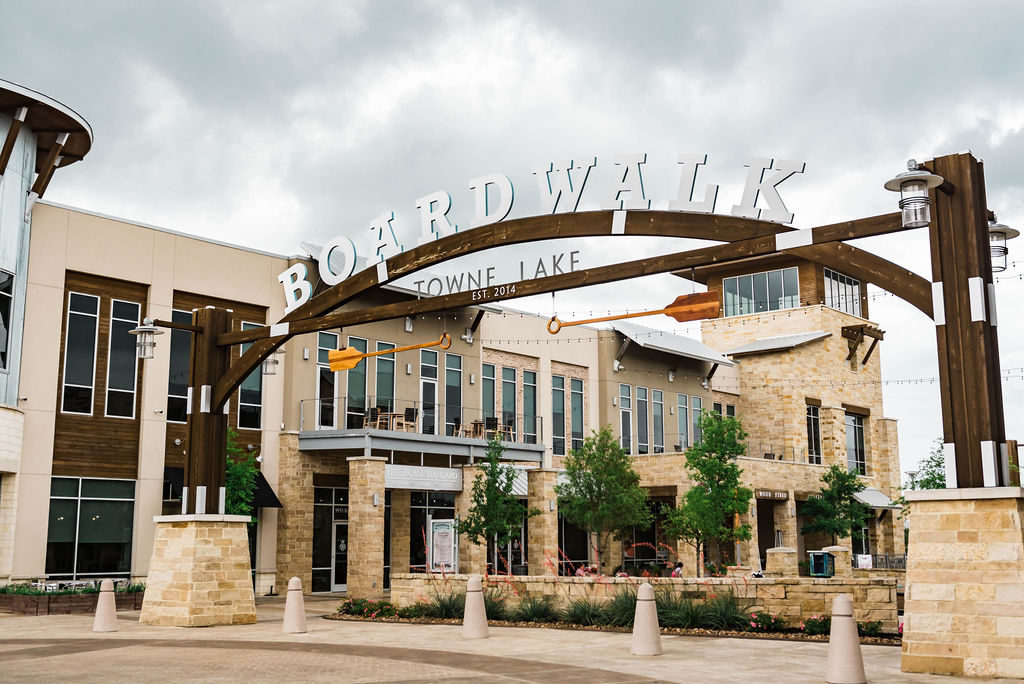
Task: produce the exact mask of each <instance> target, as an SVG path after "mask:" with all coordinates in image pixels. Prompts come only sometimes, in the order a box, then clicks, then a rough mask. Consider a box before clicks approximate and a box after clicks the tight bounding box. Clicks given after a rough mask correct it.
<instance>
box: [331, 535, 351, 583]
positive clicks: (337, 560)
mask: <svg viewBox="0 0 1024 684" xmlns="http://www.w3.org/2000/svg"><path fill="white" fill-rule="evenodd" d="M347 586H348V523H347V522H343V523H334V575H333V579H332V582H331V590H332V591H345V589H346V588H347Z"/></svg>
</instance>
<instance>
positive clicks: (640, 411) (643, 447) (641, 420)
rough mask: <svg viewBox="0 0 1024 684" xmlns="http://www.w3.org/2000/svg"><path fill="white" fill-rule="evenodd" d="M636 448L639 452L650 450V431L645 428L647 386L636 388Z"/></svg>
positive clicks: (644, 452) (643, 452)
mask: <svg viewBox="0 0 1024 684" xmlns="http://www.w3.org/2000/svg"><path fill="white" fill-rule="evenodd" d="M636 449H637V452H639V453H641V454H646V453H647V452H648V451H649V450H650V433H649V430H648V428H647V388H646V387H637V388H636Z"/></svg>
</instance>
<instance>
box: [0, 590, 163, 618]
mask: <svg viewBox="0 0 1024 684" xmlns="http://www.w3.org/2000/svg"><path fill="white" fill-rule="evenodd" d="M145 593H146V591H145V587H142V586H140V585H130V586H129V587H128V589H127V590H126V591H115V592H114V603H115V604H116V605H117V609H118V610H140V609H141V608H142V599H143V597H144V596H145ZM99 595H100V592H99V589H93V588H86V589H76V590H73V591H54V592H44V591H42V590H41V589H36V588H34V587H31V586H28V585H6V586H0V613H14V614H16V615H68V614H70V613H95V612H96V601H97V600H99Z"/></svg>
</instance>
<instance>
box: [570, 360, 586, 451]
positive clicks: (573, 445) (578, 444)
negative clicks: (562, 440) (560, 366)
mask: <svg viewBox="0 0 1024 684" xmlns="http://www.w3.org/2000/svg"><path fill="white" fill-rule="evenodd" d="M577 383H579V389H574V388H575V386H576V384H577ZM585 390H586V381H584V380H583V378H569V448H570V449H571V450H573V451H576V450H577V449H582V448H583V439H584V435H585V433H586V424H587V423H586V402H584V400H583V399H584V396H585V395H584V392H585ZM577 398H578V399H579V405H580V429H579V437H577V436H576V434H577V432H576V423H575V420H576V418H575V414H574V413H573V403H574V402H575V401H576V400H577Z"/></svg>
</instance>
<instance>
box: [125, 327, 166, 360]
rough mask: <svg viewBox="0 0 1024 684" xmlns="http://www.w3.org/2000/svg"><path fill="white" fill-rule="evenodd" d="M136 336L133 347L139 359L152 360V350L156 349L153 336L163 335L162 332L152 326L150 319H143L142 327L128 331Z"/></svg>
mask: <svg viewBox="0 0 1024 684" xmlns="http://www.w3.org/2000/svg"><path fill="white" fill-rule="evenodd" d="M128 332H129V333H131V334H132V335H136V336H137V338H138V339H137V341H136V343H135V347H136V348H137V349H138V354H139V358H140V359H151V358H153V349H154V348H156V341H155V340H154V335H163V334H164V331H163V330H161V329H160V328H158V327H156V326H155V325H153V319H152V318H143V319H142V325H140V326H139V327H137V328H134V329H132V330H129V331H128Z"/></svg>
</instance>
